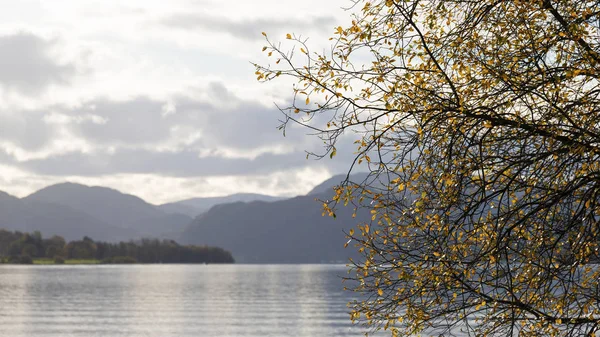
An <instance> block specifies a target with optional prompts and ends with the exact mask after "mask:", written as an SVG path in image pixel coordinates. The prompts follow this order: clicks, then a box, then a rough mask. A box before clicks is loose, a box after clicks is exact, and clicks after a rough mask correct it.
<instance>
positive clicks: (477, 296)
mask: <svg viewBox="0 0 600 337" xmlns="http://www.w3.org/2000/svg"><path fill="white" fill-rule="evenodd" d="M350 12H352V13H353V14H352V22H351V24H350V25H348V26H347V27H338V28H336V29H335V30H334V35H333V36H334V37H333V38H332V40H331V41H332V49H331V51H330V52H328V53H314V52H311V50H310V49H309V45H308V43H307V41H306V40H304V39H303V38H301V37H299V36H295V35H290V34H288V35H287V39H289V40H291V41H287V42H294V43H295V47H293V48H287V47H286V48H285V49H284V48H282V46H281V45H280V44H277V43H275V42H273V41H272V40H271V39H270V37H267V35H266V34H265V36H266V40H267V46H266V47H265V49H264V51H265V53H268V55H269V56H270V57H271V59H272V60H273V62H271V64H269V65H264V66H263V65H257V66H256V68H257V76H258V79H259V80H261V81H270V80H273V79H275V78H277V77H280V76H281V77H287V78H290V77H291V78H292V79H294V80H295V82H296V83H295V85H294V87H293V95H294V96H293V97H294V99H293V101H292V102H291V104H290V105H289V106H288V107H284V108H282V109H281V110H282V112H284V114H285V115H286V119H285V121H284V125H283V127H285V124H286V123H290V122H297V123H300V124H304V125H306V126H307V127H310V128H311V129H312V130H313V131H316V132H317V133H318V136H319V137H321V138H322V139H323V140H325V142H326V149H325V151H326V152H327V154H329V156H333V155H335V153H336V151H337V150H336V144H338V142H339V141H340V140H342V139H343V138H342V137H354V140H355V141H356V150H357V152H356V161H355V163H354V164H353V168H355V166H356V165H358V166H360V167H361V170H363V169H368V170H369V171H370V172H371V173H372V174H371V176H370V178H368V179H367V180H365V181H363V182H357V184H353V183H346V184H342V185H341V186H340V187H339V189H338V190H337V194H336V196H335V197H334V198H333V200H332V203H329V204H327V205H326V208H327V210H328V211H329V212H330V213H332V214H333V213H335V207H341V205H340V204H352V205H355V206H359V207H369V208H371V212H372V214H373V218H372V222H371V223H368V224H360V225H359V226H358V227H357V230H356V231H352V232H350V233H348V234H349V237H350V238H352V239H353V242H355V243H356V248H357V249H360V250H361V252H363V255H364V259H363V260H361V261H354V263H353V264H351V267H352V271H351V274H350V275H351V277H350V278H351V279H354V280H356V281H357V283H356V284H357V286H356V288H355V289H354V290H355V291H358V292H362V293H364V294H365V296H366V297H365V298H364V300H362V301H359V302H355V303H352V309H353V313H352V318H353V319H354V320H355V321H357V322H362V323H365V324H368V325H370V326H372V327H373V328H374V329H386V330H389V331H391V334H392V335H404V334H413V333H419V332H421V333H424V334H426V335H436V336H437V335H439V334H442V335H449V334H468V335H477V336H485V335H505V336H512V335H522V336H565V335H573V336H581V335H594V334H596V333H597V332H598V331H599V329H600V326H599V324H600V287H599V280H600V268H598V267H597V266H596V265H595V264H594V262H598V252H599V250H598V246H599V236H598V234H599V231H600V226H599V222H598V221H599V219H600V85H599V82H598V81H599V78H600V28H599V25H600V2H598V1H583V0H579V1H577V0H569V1H566V0H528V1H499V0H493V1H489V0H488V1H440V0H429V1H418V0H405V1H400V0H394V1H391V0H387V1H382V0H379V1H356V2H355V4H354V6H353V7H352V9H351V10H350ZM316 115H319V116H320V119H318V120H322V116H327V117H328V120H327V121H326V122H323V124H321V125H317V124H316V123H315V120H312V121H311V122H308V120H309V119H311V118H313V117H314V116H316ZM322 155H325V154H322ZM350 245H351V246H352V245H353V244H352V243H351V244H350Z"/></svg>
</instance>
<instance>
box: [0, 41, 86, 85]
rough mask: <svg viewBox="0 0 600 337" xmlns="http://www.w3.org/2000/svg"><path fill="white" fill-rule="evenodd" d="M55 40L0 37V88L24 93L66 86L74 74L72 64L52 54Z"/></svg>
mask: <svg viewBox="0 0 600 337" xmlns="http://www.w3.org/2000/svg"><path fill="white" fill-rule="evenodd" d="M57 43H58V41H57V40H45V39H43V38H41V37H39V36H36V35H33V34H30V33H23V32H21V33H16V34H12V35H4V36H0V50H1V51H2V62H0V85H2V86H3V87H5V88H7V89H9V90H15V91H19V92H21V93H25V94H36V93H40V92H41V91H43V90H44V89H46V88H47V87H48V86H50V85H64V84H68V83H69V82H70V81H71V79H72V78H73V76H74V75H75V74H76V68H75V66H74V65H73V64H69V63H61V62H60V61H58V60H57V59H56V56H55V55H54V54H53V52H54V49H55V48H56V46H57Z"/></svg>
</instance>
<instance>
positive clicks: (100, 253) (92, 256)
mask: <svg viewBox="0 0 600 337" xmlns="http://www.w3.org/2000/svg"><path fill="white" fill-rule="evenodd" d="M43 258H46V259H54V260H55V262H57V263H61V262H64V261H65V260H67V259H77V260H99V261H101V262H104V263H233V262H234V259H233V256H232V255H231V253H230V252H228V251H226V250H224V249H222V248H219V247H209V246H192V245H180V244H178V243H177V242H175V241H173V240H159V239H141V240H138V241H129V242H123V241H122V242H118V243H111V242H101V241H94V240H93V239H91V238H89V237H87V236H86V237H84V238H83V239H81V240H75V241H71V242H67V241H66V240H65V239H64V238H63V237H61V236H58V235H54V236H52V237H50V238H43V237H42V234H41V233H40V232H39V231H35V232H33V233H23V232H19V231H15V232H11V231H8V230H3V229H0V261H5V262H12V263H31V262H32V261H33V259H43Z"/></svg>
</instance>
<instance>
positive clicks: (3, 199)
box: [0, 192, 135, 241]
mask: <svg viewBox="0 0 600 337" xmlns="http://www.w3.org/2000/svg"><path fill="white" fill-rule="evenodd" d="M0 228H4V229H8V230H18V231H25V232H33V231H36V230H39V231H40V232H41V233H42V234H43V235H44V236H52V235H57V234H58V235H62V236H64V237H65V239H67V240H76V239H81V238H82V237H84V236H86V235H87V236H90V237H93V238H94V239H97V240H105V241H115V240H117V239H119V238H123V237H127V238H129V237H132V236H133V235H135V233H134V232H133V231H130V230H126V229H122V228H117V227H113V226H111V225H109V224H107V223H104V222H102V221H99V220H97V219H94V218H93V217H90V216H89V215H87V214H85V213H82V212H79V211H77V210H74V209H72V208H70V207H67V206H63V205H57V204H52V203H46V202H41V201H33V200H22V199H19V198H16V197H13V196H11V195H9V194H7V193H4V192H0Z"/></svg>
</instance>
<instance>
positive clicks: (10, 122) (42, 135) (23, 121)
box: [0, 70, 57, 151]
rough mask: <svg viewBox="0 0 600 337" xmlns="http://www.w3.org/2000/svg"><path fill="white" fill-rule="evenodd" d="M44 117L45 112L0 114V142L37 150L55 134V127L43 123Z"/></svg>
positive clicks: (30, 111) (28, 111)
mask: <svg viewBox="0 0 600 337" xmlns="http://www.w3.org/2000/svg"><path fill="white" fill-rule="evenodd" d="M0 71H1V70H0ZM44 115H45V112H44V111H41V110H27V111H19V112H18V113H13V112H7V111H4V112H0V140H3V141H8V142H10V143H13V144H15V145H17V146H19V147H20V148H22V149H25V150H29V151H35V150H39V149H40V148H42V147H43V146H44V145H45V144H46V143H47V142H48V141H50V140H51V139H52V138H53V137H54V136H55V135H56V132H57V130H56V127H55V126H53V125H48V124H47V123H45V122H44V120H43V118H44Z"/></svg>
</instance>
